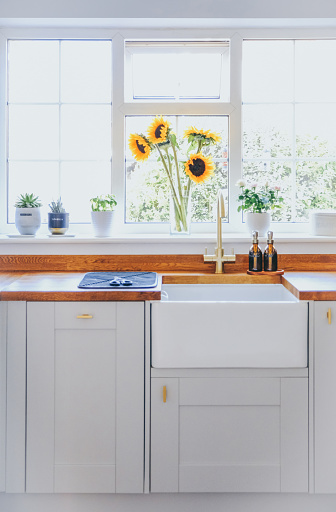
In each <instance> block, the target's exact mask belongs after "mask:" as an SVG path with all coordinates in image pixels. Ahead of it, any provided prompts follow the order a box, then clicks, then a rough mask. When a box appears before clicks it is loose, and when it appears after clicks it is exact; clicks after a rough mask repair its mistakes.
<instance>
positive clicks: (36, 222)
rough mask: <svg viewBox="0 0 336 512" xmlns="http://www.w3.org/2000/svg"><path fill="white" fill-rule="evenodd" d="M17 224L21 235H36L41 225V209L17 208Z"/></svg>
mask: <svg viewBox="0 0 336 512" xmlns="http://www.w3.org/2000/svg"><path fill="white" fill-rule="evenodd" d="M15 226H16V229H17V230H18V232H19V233H20V235H35V234H36V232H37V230H38V229H39V228H40V226H41V209H40V208H16V211H15Z"/></svg>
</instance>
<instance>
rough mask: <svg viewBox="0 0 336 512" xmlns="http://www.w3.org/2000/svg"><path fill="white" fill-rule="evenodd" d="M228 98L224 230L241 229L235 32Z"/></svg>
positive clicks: (239, 109) (238, 48)
mask: <svg viewBox="0 0 336 512" xmlns="http://www.w3.org/2000/svg"><path fill="white" fill-rule="evenodd" d="M230 48H231V49H230V52H231V54H230V98H231V105H232V113H231V115H230V123H229V148H230V152H229V189H228V194H229V223H228V224H227V225H226V226H225V227H224V232H225V231H241V230H242V227H243V226H242V223H241V214H240V213H239V212H238V211H237V201H236V197H237V187H236V182H237V180H239V179H240V178H241V174H242V48H243V39H242V37H241V36H240V35H239V34H235V35H234V36H233V37H232V39H231V45H230Z"/></svg>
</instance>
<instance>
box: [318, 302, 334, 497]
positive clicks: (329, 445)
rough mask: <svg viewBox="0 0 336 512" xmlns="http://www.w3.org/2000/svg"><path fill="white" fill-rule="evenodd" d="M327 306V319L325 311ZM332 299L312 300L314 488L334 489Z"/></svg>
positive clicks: (323, 490) (319, 489) (324, 490)
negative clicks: (327, 300) (313, 319)
mask: <svg viewBox="0 0 336 512" xmlns="http://www.w3.org/2000/svg"><path fill="white" fill-rule="evenodd" d="M329 309H330V313H331V317H330V321H331V323H329V321H328V317H327V313H328V311H329ZM335 362H336V303H335V302H316V303H315V366H314V369H315V373H314V401H315V403H314V408H315V429H314V430H315V443H314V444H315V492H317V493H336V478H335V474H336V435H335V432H336V407H335V395H336V372H335Z"/></svg>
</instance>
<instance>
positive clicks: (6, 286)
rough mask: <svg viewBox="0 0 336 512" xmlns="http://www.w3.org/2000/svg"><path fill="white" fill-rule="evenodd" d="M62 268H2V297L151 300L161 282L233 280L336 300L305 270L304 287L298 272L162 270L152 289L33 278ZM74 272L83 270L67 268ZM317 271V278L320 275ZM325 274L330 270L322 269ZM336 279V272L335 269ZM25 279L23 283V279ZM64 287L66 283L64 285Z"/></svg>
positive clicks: (303, 296)
mask: <svg viewBox="0 0 336 512" xmlns="http://www.w3.org/2000/svg"><path fill="white" fill-rule="evenodd" d="M57 274H60V273H59V272H3V273H1V272H0V300H1V301H69V302H70V301H148V300H160V299H161V282H162V283H163V284H192V283H194V284H201V283H204V284H211V283H228V284H229V283H230V284H235V283H236V284H250V283H259V284H271V283H273V284H283V285H284V287H285V288H287V289H288V290H289V291H290V292H291V293H292V294H293V295H294V296H295V297H296V298H297V299H299V300H316V301H327V300H330V301H332V300H336V284H335V289H334V290H333V289H331V290H330V289H323V287H322V286H321V284H319V283H318V281H316V279H315V280H313V277H312V283H311V288H310V283H309V272H302V275H303V276H305V277H306V278H307V279H308V284H309V287H305V289H301V290H300V285H299V284H297V283H296V282H295V279H296V278H297V277H298V274H301V273H296V274H292V273H291V272H287V273H285V275H283V276H265V275H261V276H250V275H247V274H246V273H239V274H238V273H236V274H225V273H224V274H207V273H205V274H203V273H200V272H197V273H196V272H161V273H159V285H158V286H157V287H156V288H153V289H148V290H125V291H124V290H79V289H76V288H75V287H74V284H73V283H71V285H70V286H69V288H67V283H66V282H65V283H64V289H58V290H55V289H52V290H50V291H48V289H46V288H47V286H46V285H45V283H44V285H45V288H44V289H43V288H42V286H41V289H38V285H36V287H35V286H34V283H33V280H34V278H36V277H37V276H41V278H43V277H46V276H47V277H48V278H50V279H51V280H52V279H53V276H55V277H56V276H57ZM66 274H68V275H69V276H72V277H73V276H74V275H77V274H80V272H71V273H68V272H65V273H64V274H63V275H66ZM316 274H318V273H315V278H316ZM321 274H323V275H324V276H325V275H326V274H328V272H321ZM333 274H334V279H335V277H336V273H335V272H333ZM30 276H31V277H32V283H29V277H30ZM21 279H22V282H21V283H20V280H21ZM60 288H62V286H60Z"/></svg>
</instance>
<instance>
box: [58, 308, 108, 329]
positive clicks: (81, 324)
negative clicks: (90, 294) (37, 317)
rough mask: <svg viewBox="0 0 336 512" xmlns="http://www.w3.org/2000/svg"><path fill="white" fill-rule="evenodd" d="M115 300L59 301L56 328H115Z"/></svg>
mask: <svg viewBox="0 0 336 512" xmlns="http://www.w3.org/2000/svg"><path fill="white" fill-rule="evenodd" d="M116 325H117V321H116V303H115V302H57V303H56V304H55V328H56V329H115V328H116Z"/></svg>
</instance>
